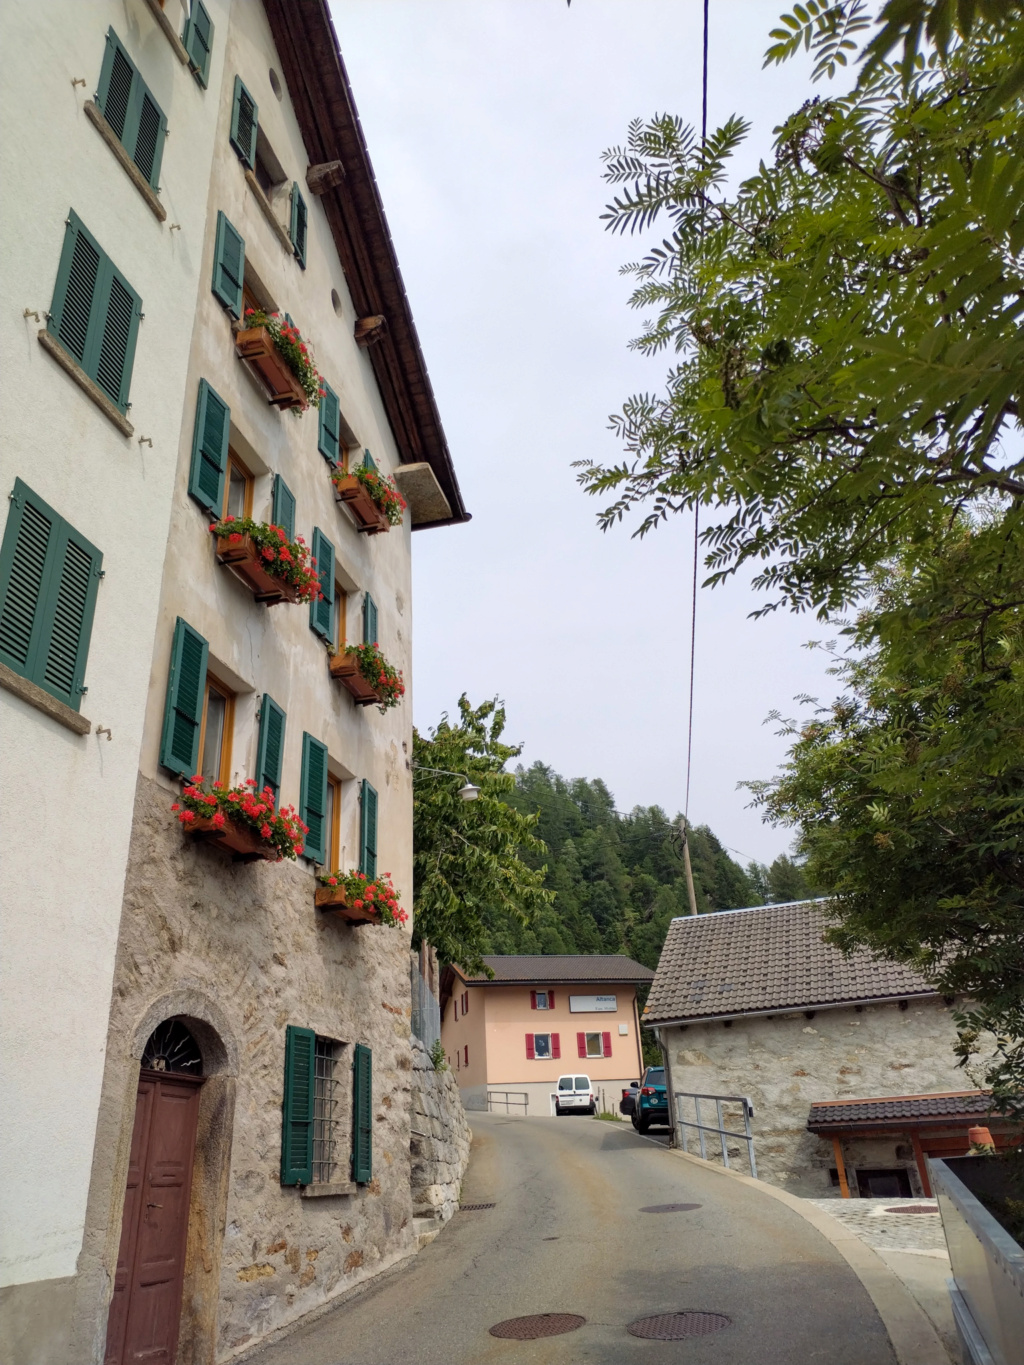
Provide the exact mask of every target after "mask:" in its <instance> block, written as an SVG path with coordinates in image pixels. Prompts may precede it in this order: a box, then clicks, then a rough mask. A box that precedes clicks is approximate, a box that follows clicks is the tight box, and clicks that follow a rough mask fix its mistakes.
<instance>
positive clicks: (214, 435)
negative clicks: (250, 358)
mask: <svg viewBox="0 0 1024 1365" xmlns="http://www.w3.org/2000/svg"><path fill="white" fill-rule="evenodd" d="M230 438H231V409H230V408H229V407H228V405H227V403H225V402H224V399H223V398H221V396H220V394H219V393H218V392H217V391H216V389H214V388H213V386H212V385H210V384H208V383H207V381H206V380H205V379H200V381H199V396H198V398H197V400H196V422H195V427H194V428H193V432H192V464H191V467H190V469H189V475H188V491H189V494H190V496H191V497H193V498H195V500H196V502H198V503H199V505H200V507H202V508H205V510H206V511H207V512H210V513H212V514H213V515H214V516H216V517H219V516H220V514H221V508H222V507H223V504H224V479H225V476H226V474H227V468H228V442H229V440H230Z"/></svg>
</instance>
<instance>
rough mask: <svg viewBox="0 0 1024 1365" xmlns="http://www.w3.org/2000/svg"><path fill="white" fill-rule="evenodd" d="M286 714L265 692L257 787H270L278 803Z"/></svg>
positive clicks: (261, 707) (257, 765) (258, 755)
mask: <svg viewBox="0 0 1024 1365" xmlns="http://www.w3.org/2000/svg"><path fill="white" fill-rule="evenodd" d="M285 719H286V717H285V713H284V711H282V709H281V707H280V706H278V704H277V702H276V701H274V699H273V697H272V696H271V695H270V693H269V692H264V694H263V702H262V705H261V706H260V740H259V747H258V749H257V754H256V787H257V790H258V791H263V789H264V788H265V787H269V788H270V790H271V791H272V792H273V793H274V801H275V803H278V797H279V796H280V793H281V770H282V767H283V765H284V730H285Z"/></svg>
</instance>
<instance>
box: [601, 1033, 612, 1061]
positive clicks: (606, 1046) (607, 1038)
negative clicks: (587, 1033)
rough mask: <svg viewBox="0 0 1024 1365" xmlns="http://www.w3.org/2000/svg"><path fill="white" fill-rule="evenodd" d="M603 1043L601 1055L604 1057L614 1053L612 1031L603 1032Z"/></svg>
mask: <svg viewBox="0 0 1024 1365" xmlns="http://www.w3.org/2000/svg"><path fill="white" fill-rule="evenodd" d="M601 1044H602V1049H603V1050H602V1053H601V1055H602V1056H603V1057H610V1056H611V1055H612V1035H611V1034H610V1033H602V1034H601Z"/></svg>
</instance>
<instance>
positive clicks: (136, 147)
mask: <svg viewBox="0 0 1024 1365" xmlns="http://www.w3.org/2000/svg"><path fill="white" fill-rule="evenodd" d="M96 104H97V107H98V108H99V110H100V113H102V115H103V117H104V118H105V119H106V120H107V123H109V125H110V127H111V128H112V129H113V130H114V132H115V133H116V134H117V139H118V141H119V142H120V143H121V146H122V147H123V148H124V149H125V151H126V152H127V153H128V155H129V156H130V157H131V159H132V160H133V161H134V162H135V164H136V166H138V168H139V170H140V171H141V172H142V174H143V176H144V177H145V179H146V182H147V184H149V185H151V186H152V187H153V189H157V188H158V187H159V183H160V161H161V158H162V157H163V154H164V138H165V137H166V136H167V119H166V118H165V117H164V112H163V110H162V109H161V108H160V106H159V104H157V102H156V100H155V99H154V98H153V92H152V91H151V90H150V88H149V86H148V85H147V84H146V82H145V81H144V80H143V79H142V77H141V75H140V74H139V70H138V67H137V66H136V65H135V63H134V62H133V61H132V59H131V57H129V56H128V52H127V49H126V48H125V46H124V44H123V43H122V42H121V40H120V38H118V36H117V34H116V33H115V32H114V30H113V29H112V28H111V29H108V30H107V49H106V52H105V53H104V54H103V66H102V68H101V70H100V84H99V89H98V90H97V91H96Z"/></svg>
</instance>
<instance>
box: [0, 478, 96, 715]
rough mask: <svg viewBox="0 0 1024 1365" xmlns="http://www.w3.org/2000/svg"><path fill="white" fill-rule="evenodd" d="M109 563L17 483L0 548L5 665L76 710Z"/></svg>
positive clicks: (0, 635) (0, 655)
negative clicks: (104, 564) (100, 587)
mask: <svg viewBox="0 0 1024 1365" xmlns="http://www.w3.org/2000/svg"><path fill="white" fill-rule="evenodd" d="M102 562H103V556H102V555H101V554H100V552H99V550H97V549H96V547H95V546H94V545H92V544H91V543H90V542H89V541H88V540H86V539H85V537H84V536H82V535H80V534H79V533H78V532H77V531H76V530H75V528H74V527H73V526H71V525H70V524H69V523H68V522H66V521H65V520H64V519H63V518H62V517H60V516H58V515H57V513H56V512H55V511H54V510H53V509H52V508H51V507H49V506H48V505H47V504H46V503H45V502H43V500H42V499H41V498H38V497H37V496H36V495H35V494H34V493H33V492H32V490H31V489H30V488H29V487H28V485H27V484H24V483H23V482H22V481H21V479H15V482H14V492H13V494H12V495H11V509H10V513H9V514H8V518H7V527H6V530H5V532H4V539H3V546H2V547H0V660H2V661H3V662H4V663H5V664H7V666H8V668H11V669H13V670H14V671H15V672H16V673H19V674H20V675H21V676H22V677H25V678H29V679H31V680H32V681H33V682H35V683H37V684H38V685H39V686H40V687H42V688H44V689H45V690H46V691H47V692H49V693H50V694H51V696H54V697H57V698H58V699H59V700H60V701H62V702H64V703H65V704H66V705H68V706H71V707H73V708H74V709H75V710H76V711H77V710H79V709H80V707H81V704H82V695H83V693H84V692H85V691H86V688H85V685H84V679H85V664H86V659H87V657H88V653H89V638H90V635H91V633H92V620H93V612H94V609H95V605H96V591H97V588H98V585H99V580H100V577H101V576H102V569H101V564H102Z"/></svg>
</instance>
